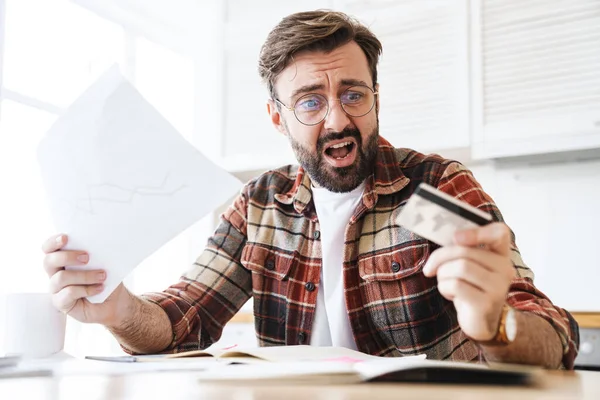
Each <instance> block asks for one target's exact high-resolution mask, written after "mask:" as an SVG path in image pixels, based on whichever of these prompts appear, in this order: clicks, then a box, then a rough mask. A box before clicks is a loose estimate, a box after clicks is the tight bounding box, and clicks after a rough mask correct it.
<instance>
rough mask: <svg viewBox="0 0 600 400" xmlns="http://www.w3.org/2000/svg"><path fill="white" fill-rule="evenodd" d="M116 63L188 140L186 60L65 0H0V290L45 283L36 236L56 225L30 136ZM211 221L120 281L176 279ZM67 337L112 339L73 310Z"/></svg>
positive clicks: (148, 284)
mask: <svg viewBox="0 0 600 400" xmlns="http://www.w3.org/2000/svg"><path fill="white" fill-rule="evenodd" d="M3 11H4V12H3ZM2 28H4V32H2ZM114 63H118V64H120V65H121V69H122V70H123V71H128V72H129V74H130V75H131V76H129V77H130V78H131V79H132V82H133V83H134V84H135V85H136V86H137V87H138V89H139V90H140V92H141V93H142V94H143V95H144V96H145V97H146V98H147V100H148V101H149V102H150V103H152V104H153V105H154V106H155V107H156V108H157V109H158V110H159V111H160V112H161V113H162V114H163V115H164V116H165V118H166V119H167V120H169V121H170V122H171V123H172V124H173V125H174V126H175V128H176V129H177V130H178V131H179V132H180V133H182V134H183V135H184V136H185V137H186V138H187V139H188V140H190V141H191V140H192V135H193V132H194V100H195V94H194V63H193V61H192V60H190V59H187V58H185V57H183V56H181V55H179V54H177V53H174V52H171V51H170V50H168V49H166V48H164V47H162V46H159V45H157V44H155V43H153V42H151V41H149V40H146V39H145V38H142V37H137V36H136V35H134V34H132V33H130V32H128V31H127V30H126V29H124V27H123V26H120V25H118V24H116V23H113V22H111V21H109V20H107V19H103V18H101V17H99V16H98V15H96V14H94V13H92V12H90V11H88V10H87V9H85V8H83V7H81V6H79V5H76V4H73V3H72V2H70V1H67V0H46V1H35V0H0V89H1V91H0V241H1V243H2V246H0V248H1V249H2V251H0V266H1V268H0V292H14V291H19V292H20V291H33V292H39V291H46V290H47V282H48V279H47V277H46V275H45V273H44V271H43V268H42V257H43V255H42V253H41V250H40V246H41V243H42V241H43V240H44V239H45V238H47V237H48V236H49V235H51V234H53V233H55V232H54V230H53V227H52V221H51V218H50V215H49V212H48V210H47V208H46V203H45V195H44V191H43V188H42V186H41V180H40V174H39V167H38V163H37V159H36V156H37V154H36V153H37V146H38V143H39V141H40V139H41V138H42V137H43V135H44V134H45V132H46V131H47V130H48V128H49V127H50V126H51V125H52V123H53V122H54V121H55V120H56V119H57V118H58V117H59V115H60V114H61V113H62V112H64V110H65V109H66V107H68V106H69V104H70V103H71V102H72V101H73V100H75V99H76V98H77V96H78V95H79V94H80V93H81V92H82V91H83V90H84V89H85V88H86V87H87V86H89V85H90V84H91V83H92V82H93V81H94V80H95V79H96V78H97V77H98V76H99V75H100V74H102V73H103V72H104V71H105V70H106V69H107V68H108V67H110V66H111V65H113V64H114ZM212 222H213V221H212V219H211V217H208V218H207V219H205V220H203V221H200V222H199V223H198V224H196V225H195V226H193V227H191V228H190V229H188V230H187V231H186V232H184V233H183V234H182V235H179V236H178V237H176V238H175V239H173V240H172V241H171V242H169V243H167V244H166V245H165V246H163V247H162V248H161V249H159V250H158V251H157V252H156V253H155V254H153V255H152V256H151V257H149V258H148V259H147V260H145V261H144V262H143V263H142V265H140V266H139V267H138V268H137V269H136V271H135V273H134V274H131V276H130V277H128V278H127V279H126V283H127V285H128V287H129V288H130V289H132V290H133V291H134V292H136V293H140V292H144V291H149V290H161V289H163V288H164V287H166V286H167V285H168V284H171V283H174V282H175V281H176V280H177V278H178V277H179V276H180V274H181V273H182V272H183V271H184V270H185V269H186V268H187V267H188V265H189V264H190V262H191V261H192V260H193V259H194V257H195V256H196V255H197V253H199V250H200V249H199V248H198V244H199V243H202V242H205V237H206V236H207V234H209V233H210V230H211V229H212V225H213V224H212ZM67 233H68V232H67ZM199 237H200V238H204V239H199ZM191 243H195V244H196V247H195V248H192V246H191V245H190V244H191ZM65 347H66V350H67V351H68V352H70V353H73V354H78V355H80V354H89V353H91V352H95V353H100V352H111V351H118V349H119V347H118V346H117V344H116V341H115V340H114V339H113V338H112V336H111V335H110V334H109V333H107V332H106V331H105V330H104V328H103V327H100V326H94V325H82V324H78V323H76V322H75V321H72V320H69V323H68V326H67V339H66V344H65Z"/></svg>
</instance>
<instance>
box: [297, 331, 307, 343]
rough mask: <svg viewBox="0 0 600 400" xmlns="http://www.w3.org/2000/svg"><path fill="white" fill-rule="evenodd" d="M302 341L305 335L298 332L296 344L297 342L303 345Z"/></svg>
mask: <svg viewBox="0 0 600 400" xmlns="http://www.w3.org/2000/svg"><path fill="white" fill-rule="evenodd" d="M304 340H306V333H304V332H300V333H299V334H298V342H299V343H303V342H304Z"/></svg>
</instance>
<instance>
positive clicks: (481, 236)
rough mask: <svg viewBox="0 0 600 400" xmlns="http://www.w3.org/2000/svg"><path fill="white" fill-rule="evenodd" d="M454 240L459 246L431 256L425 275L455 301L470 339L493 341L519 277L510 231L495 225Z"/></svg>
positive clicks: (472, 230) (440, 249)
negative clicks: (516, 273) (513, 286)
mask: <svg viewBox="0 0 600 400" xmlns="http://www.w3.org/2000/svg"><path fill="white" fill-rule="evenodd" d="M454 239H455V243H456V245H454V246H445V247H442V248H439V249H437V250H436V251H434V252H433V253H432V254H431V256H430V257H429V260H428V261H427V263H426V264H425V267H424V268H423V273H424V274H425V276H428V277H433V276H437V280H438V290H439V292H440V293H441V294H442V296H444V297H445V298H446V299H448V300H450V301H452V302H454V307H455V308H456V312H457V315H458V323H459V324H460V327H461V328H462V330H463V332H464V333H465V334H466V335H467V336H469V337H470V338H472V339H474V340H477V341H486V340H490V339H493V337H494V336H495V335H496V332H497V329H498V324H499V323H500V315H501V312H502V307H503V305H504V303H505V301H506V296H507V294H508V289H509V287H510V284H511V281H512V279H513V278H514V276H515V268H514V266H513V263H512V261H511V259H510V251H511V250H510V246H511V234H510V229H509V228H508V226H506V225H505V224H503V223H499V222H495V223H492V224H489V225H485V226H482V227H479V228H475V229H469V230H465V231H461V232H457V233H456V235H455V238H454Z"/></svg>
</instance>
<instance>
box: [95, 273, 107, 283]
mask: <svg viewBox="0 0 600 400" xmlns="http://www.w3.org/2000/svg"><path fill="white" fill-rule="evenodd" d="M96 277H97V278H98V280H99V281H103V280H105V279H106V272H98V275H96Z"/></svg>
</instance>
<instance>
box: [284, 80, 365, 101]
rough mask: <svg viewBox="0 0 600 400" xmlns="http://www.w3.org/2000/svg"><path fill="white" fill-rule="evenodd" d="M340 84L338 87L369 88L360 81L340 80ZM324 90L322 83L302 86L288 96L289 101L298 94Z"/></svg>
mask: <svg viewBox="0 0 600 400" xmlns="http://www.w3.org/2000/svg"><path fill="white" fill-rule="evenodd" d="M340 84H341V85H340V86H369V85H368V84H367V83H366V82H365V81H362V80H360V79H342V80H341V81H340ZM324 88H325V85H323V84H322V83H315V84H312V85H304V86H302V87H299V88H298V89H296V90H294V91H293V92H292V95H291V96H290V99H294V98H295V97H296V96H298V95H299V94H304V93H311V92H314V91H316V90H322V89H324Z"/></svg>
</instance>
